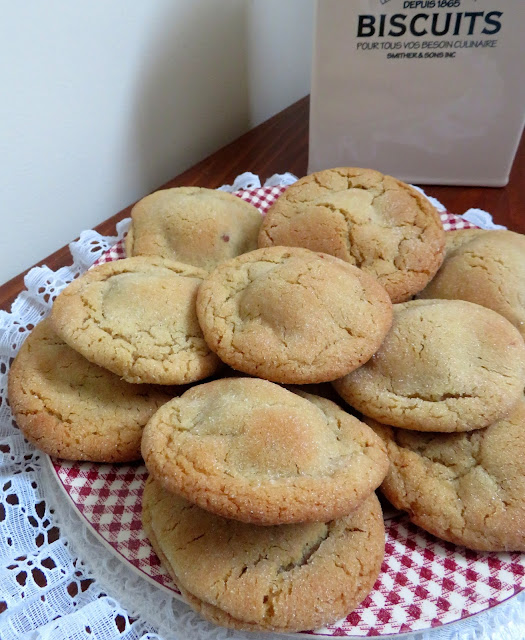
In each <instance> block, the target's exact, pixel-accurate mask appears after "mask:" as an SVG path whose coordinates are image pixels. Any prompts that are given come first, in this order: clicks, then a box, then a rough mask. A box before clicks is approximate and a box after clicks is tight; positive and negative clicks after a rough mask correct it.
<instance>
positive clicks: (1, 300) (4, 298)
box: [0, 97, 525, 310]
mask: <svg viewBox="0 0 525 640" xmlns="http://www.w3.org/2000/svg"><path fill="white" fill-rule="evenodd" d="M308 114H309V100H308V98H307V97H305V98H303V99H302V100H299V101H298V102H296V103H295V104H293V105H291V106H290V107H288V108H287V109H284V110H283V111H281V112H280V113H278V114H277V115H276V116H274V117H273V118H270V120H267V121H266V122H264V123H262V124H260V125H259V126H258V127H255V128H254V129H252V130H251V131H249V132H248V133H246V134H244V135H243V136H241V137H240V138H238V139H237V140H235V141H234V142H232V143H231V144H229V145H227V146H225V147H223V148H222V149H220V150H219V151H217V152H216V153H214V154H212V155H211V156H209V157H208V158H205V159H204V160H202V161H201V162H199V163H198V164H196V165H195V166H194V167H192V168H191V169H188V170H187V171H185V172H184V173H181V174H180V175H178V176H176V177H175V178H173V180H170V181H169V182H168V183H166V184H165V185H162V187H159V188H168V187H179V186H184V185H187V186H192V185H197V186H200V187H208V188H216V187H220V186H221V185H223V184H231V183H232V182H233V180H234V179H235V178H236V176H238V175H239V174H241V173H244V172H245V171H251V172H252V173H255V174H257V175H258V176H259V177H260V178H261V181H262V182H264V180H265V179H266V178H268V177H269V176H271V175H273V174H274V173H285V172H286V171H290V172H291V173H293V174H295V175H296V176H298V177H300V176H303V175H305V174H306V170H307V164H308ZM421 186H424V185H421ZM424 188H425V191H426V193H427V194H428V195H431V196H434V197H436V198H437V199H438V200H440V201H441V202H442V203H443V204H444V205H445V206H446V207H447V209H448V210H449V211H451V212H452V213H464V212H465V211H466V210H467V209H470V208H471V207H478V208H480V209H485V210H486V211H489V212H490V213H491V214H492V216H493V218H494V221H495V222H497V223H499V224H504V225H506V226H507V227H509V229H512V230H514V231H519V232H520V233H525V206H524V205H523V203H524V202H525V136H523V137H522V139H521V143H520V146H519V148H518V153H517V155H516V159H515V161H514V166H513V169H512V173H511V178H510V181H509V184H508V185H507V186H506V187H502V188H493V187H440V186H435V185H432V186H424ZM144 195H146V194H144ZM131 206H132V204H130V206H129V207H126V209H123V210H122V211H120V212H119V213H117V214H115V215H114V216H112V217H111V218H109V219H108V220H106V221H104V222H102V223H101V224H100V225H98V226H97V227H95V228H96V230H97V231H99V232H100V233H101V234H103V235H113V234H114V233H115V225H116V223H117V222H118V221H119V220H122V218H125V217H126V216H129V213H130V210H131ZM80 231H82V229H79V233H80ZM73 239H74V238H72V240H73ZM70 263H71V255H70V253H69V249H68V247H62V248H60V249H58V251H56V252H55V253H53V254H52V255H50V256H48V257H46V258H44V259H43V260H42V261H41V262H39V263H38V265H42V264H46V265H47V266H48V267H49V268H50V269H53V270H54V271H55V270H56V269H58V268H59V267H63V266H64V265H66V264H70ZM34 266H36V265H34ZM26 273H27V271H26V272H24V273H22V274H20V275H18V276H16V277H15V278H13V279H12V280H10V281H9V282H6V283H5V284H4V285H2V286H0V309H6V310H9V309H10V306H11V303H12V302H13V300H14V299H15V297H16V296H17V295H18V294H19V293H20V291H22V290H23V288H24V276H25V274H26Z"/></svg>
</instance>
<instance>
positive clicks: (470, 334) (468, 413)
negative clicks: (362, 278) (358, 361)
mask: <svg viewBox="0 0 525 640" xmlns="http://www.w3.org/2000/svg"><path fill="white" fill-rule="evenodd" d="M524 384H525V343H524V342H523V339H522V338H521V336H520V334H519V332H518V331H517V329H516V328H515V327H513V326H512V325H511V324H510V322H509V321H508V320H506V319H505V318H503V317H502V316H500V315H499V314H497V313H495V312H494V311H491V310H490V309H486V308H485V307H481V306H479V305H476V304H472V303H471V302H464V301H462V300H413V301H412V302H405V303H403V304H399V305H394V322H393V325H392V329H391V330H390V332H389V334H388V336H387V337H386V339H385V341H384V342H383V344H382V345H381V348H380V349H379V351H378V352H377V353H376V354H375V355H374V357H373V358H371V359H370V360H369V361H368V362H367V363H366V364H365V365H364V366H363V367H361V368H360V369H358V370H357V371H353V372H352V373H350V374H349V375H347V376H345V377H344V378H342V379H341V380H337V381H336V382H335V383H334V387H335V389H336V391H337V392H338V393H339V394H340V395H341V396H342V397H343V398H344V399H345V400H346V401H347V402H348V403H349V404H350V405H352V406H353V407H355V408H356V409H358V411H361V412H362V413H364V414H365V415H367V416H370V417H371V418H374V419H375V420H378V421H379V422H383V423H385V424H391V425H394V426H396V427H403V428H405V429H414V430H416V431H469V430H471V429H479V428H482V427H486V426H488V425H489V424H492V423H493V422H495V421H496V420H499V419H500V418H502V417H504V416H505V415H506V414H507V413H508V412H509V411H510V410H511V409H512V407H513V406H514V405H515V404H516V403H517V402H518V400H519V399H520V397H521V395H522V393H523V387H524Z"/></svg>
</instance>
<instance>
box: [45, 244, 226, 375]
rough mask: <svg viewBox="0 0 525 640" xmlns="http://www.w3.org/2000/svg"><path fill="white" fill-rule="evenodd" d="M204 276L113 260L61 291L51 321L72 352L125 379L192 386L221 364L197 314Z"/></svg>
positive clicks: (156, 261) (176, 267)
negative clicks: (200, 287)
mask: <svg viewBox="0 0 525 640" xmlns="http://www.w3.org/2000/svg"><path fill="white" fill-rule="evenodd" d="M205 275H206V272H205V271H203V270H202V269H198V268H197V267H192V266H190V265H186V264H182V263H178V262H169V261H167V260H162V259H161V258H141V257H138V258H127V259H125V260H117V261H115V262H108V263H106V264H103V265H100V266H98V267H95V268H94V269H91V270H90V271H88V272H87V273H85V274H84V275H83V276H82V277H80V278H79V279H78V280H75V281H74V282H72V283H71V284H70V285H69V286H68V287H67V288H66V289H64V291H63V292H62V293H61V294H60V295H59V296H58V298H57V299H56V300H55V304H54V305H53V310H52V312H51V318H52V320H53V324H54V327H55V330H56V332H57V333H58V334H59V335H60V336H61V337H62V338H63V339H64V340H65V342H67V343H68V344H69V345H70V346H71V347H73V348H74V349H76V350H77V351H79V352H80V353H81V354H82V355H83V356H84V357H85V358H87V359H88V360H91V361H92V362H95V363H96V364H98V365H100V366H102V367H105V368H106V369H109V370H110V371H113V373H116V374H117V375H120V376H121V377H122V378H124V380H127V381H128V382H134V383H156V384H169V385H172V384H186V383H189V382H194V381H196V380H200V379H202V378H205V377H206V376H208V375H210V374H212V373H213V372H214V371H215V370H216V369H217V367H218V365H219V360H218V358H217V356H215V355H214V354H213V353H212V352H211V351H210V350H209V348H208V347H207V345H206V343H205V342H204V338H203V336H202V332H201V329H200V327H199V324H198V321H197V315H196V312H195V299H196V295H197V289H198V288H199V285H200V283H201V282H202V278H203V277H204V276H205Z"/></svg>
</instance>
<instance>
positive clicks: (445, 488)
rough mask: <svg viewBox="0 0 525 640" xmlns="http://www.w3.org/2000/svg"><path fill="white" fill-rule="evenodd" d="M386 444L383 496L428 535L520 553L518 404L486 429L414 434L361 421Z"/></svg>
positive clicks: (522, 498)
mask: <svg viewBox="0 0 525 640" xmlns="http://www.w3.org/2000/svg"><path fill="white" fill-rule="evenodd" d="M367 423H368V424H369V425H370V426H371V427H372V428H373V429H374V430H375V431H376V433H378V434H379V435H380V436H381V437H382V438H383V440H384V441H385V444H386V446H387V449H388V455H389V457H390V461H391V466H390V472H389V473H388V475H387V477H386V478H385V481H384V482H383V485H382V487H381V489H382V491H383V493H384V494H385V495H386V497H387V498H388V499H389V500H390V501H391V502H392V504H393V505H394V506H395V507H397V508H398V509H403V510H404V511H407V512H408V514H409V516H410V519H411V520H412V522H414V523H415V524H417V525H419V526H420V527H422V528H423V529H426V530H427V531H429V532H430V533H432V534H434V535H436V536H438V537H439V538H443V539H444V540H449V541H450V542H453V543H455V544H461V545H464V546H466V547H469V548H470V549H478V550H481V551H525V455H524V454H523V452H524V451H525V401H524V400H523V399H521V400H520V401H519V402H518V404H517V405H516V407H515V408H514V409H513V410H512V412H511V413H510V415H509V416H508V417H507V418H505V419H504V420H500V421H498V422H495V423H494V424H492V425H491V426H489V427H487V428H486V429H479V430H477V431H471V432H469V433H446V434H444V433H416V432H414V431H405V430H404V429H396V428H394V427H389V426H385V425H380V424H379V423H377V422H374V421H373V420H370V419H368V420H367Z"/></svg>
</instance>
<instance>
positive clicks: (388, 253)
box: [9, 168, 525, 632]
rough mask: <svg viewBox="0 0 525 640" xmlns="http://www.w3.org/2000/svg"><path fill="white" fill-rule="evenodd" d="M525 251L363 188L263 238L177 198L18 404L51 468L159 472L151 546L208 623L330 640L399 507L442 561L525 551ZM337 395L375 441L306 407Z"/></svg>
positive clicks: (316, 187) (56, 331)
mask: <svg viewBox="0 0 525 640" xmlns="http://www.w3.org/2000/svg"><path fill="white" fill-rule="evenodd" d="M498 234H499V235H498ZM523 242H524V241H523V236H520V235H519V234H512V233H511V232H487V231H475V232H472V231H466V232H455V233H453V232H450V233H448V234H447V243H446V247H445V234H444V232H443V228H442V224H441V221H440V217H439V215H438V213H437V212H436V210H435V209H434V208H433V206H432V205H431V204H430V203H429V202H428V200H427V199H426V198H425V197H424V196H422V195H421V194H420V193H419V192H418V191H417V190H415V189H413V188H412V187H410V186H409V185H406V184H404V183H402V182H400V181H398V180H396V179H394V178H391V177H389V176H383V175H382V174H380V173H379V172H377V171H373V170H367V169H356V168H338V169H330V170H326V171H321V172H318V173H316V174H312V175H310V176H306V177H305V178H303V179H301V180H299V181H298V182H296V183H295V184H294V185H292V186H291V187H289V188H288V189H287V191H286V192H285V193H284V194H283V195H282V196H281V197H280V198H279V199H278V200H277V201H276V202H275V204H274V205H273V206H272V208H271V209H270V211H269V212H268V214H267V215H266V217H265V219H264V220H262V219H261V216H260V214H259V213H258V211H257V210H256V209H255V208H254V207H252V206H251V205H249V204H247V203H246V202H243V201H241V200H240V199H238V198H236V197H234V196H231V195H229V194H224V193H222V192H217V191H212V190H208V189H198V188H189V187H188V188H180V189H168V190H164V191H159V192H157V193H155V194H152V195H151V196H148V197H147V198H144V199H143V200H142V201H141V202H139V203H138V204H137V205H136V206H135V207H134V209H133V211H132V225H131V229H130V232H129V234H128V236H127V239H126V250H127V254H128V256H129V257H128V258H126V259H123V260H119V261H117V262H111V263H107V264H105V265H100V266H97V267H94V268H93V269H91V270H90V271H89V272H87V273H86V274H84V275H83V276H82V277H80V278H78V280H76V281H74V282H73V283H72V284H71V285H70V286H69V287H67V288H66V289H65V290H64V291H63V292H62V294H60V296H58V298H57V300H56V301H55V304H54V306H53V310H52V313H51V317H50V318H49V319H47V320H45V321H43V322H42V323H41V324H40V325H39V326H38V327H37V328H36V329H35V330H34V331H33V332H32V334H31V335H30V336H29V337H28V339H27V340H26V342H25V344H24V345H23V347H22V349H21V351H20V353H19V355H18V356H17V358H16V359H15V361H14V362H13V365H12V367H11V371H10V376H9V401H10V404H11V407H12V410H13V413H14V415H15V418H16V419H17V421H18V424H19V426H20V428H21V429H22V430H23V432H24V434H25V435H26V437H27V438H28V439H29V440H30V441H32V442H33V443H34V444H36V446H38V447H40V448H41V449H43V450H44V451H46V452H47V453H50V454H51V455H54V456H58V457H64V458H68V459H73V460H92V461H105V462H123V461H128V460H134V459H139V458H140V457H141V456H142V457H143V458H144V460H145V463H146V466H147V468H148V471H149V473H150V477H149V479H148V481H147V483H146V487H145V490H144V496H143V523H144V529H145V531H146V533H147V535H148V537H149V539H150V541H151V544H152V546H153V548H154V549H155V551H156V553H157V555H158V556H159V558H160V559H161V561H162V563H163V564H164V565H165V567H166V568H167V570H168V571H169V572H170V574H171V575H172V577H173V580H174V581H175V583H176V584H177V586H178V587H179V589H180V591H181V593H182V594H183V595H184V596H185V597H186V599H187V601H188V602H189V603H190V604H191V605H192V606H193V607H194V608H195V609H197V610H198V611H199V612H201V614H202V615H203V616H204V617H205V618H207V619H208V620H211V621H213V622H216V623H217V624H220V625H224V626H228V627H232V628H236V629H246V630H266V631H281V632H287V631H299V630H303V629H309V628H315V627H319V626H321V625H325V624H328V623H330V622H333V621H335V620H337V619H339V618H342V617H344V616H346V615H348V613H349V612H350V611H352V610H353V609H354V608H355V607H356V606H357V605H358V604H359V603H360V602H361V601H362V600H363V599H364V598H365V597H366V595H367V594H368V592H369V591H370V590H371V589H372V587H373V584H374V582H375V580H376V578H377V575H378V573H379V571H380V567H381V561H382V557H383V553H384V525H383V519H382V514H381V508H380V505H379V502H378V500H377V498H376V496H375V494H374V491H375V489H377V488H378V487H379V486H381V490H382V491H383V493H384V494H385V495H386V496H387V498H388V499H389V500H390V501H391V502H392V503H393V504H394V505H395V506H396V507H398V508H400V509H404V510H406V511H407V512H408V513H409V515H410V518H411V519H412V520H413V521H414V522H415V523H417V524H419V525H420V526H422V527H424V528H425V529H427V530H428V531H430V532H431V533H434V534H435V535H438V536H440V537H442V538H444V539H445V540H450V541H452V542H455V543H457V544H464V545H467V546H469V547H471V548H473V549H487V550H525V462H523V456H522V454H521V452H522V450H523V445H525V442H524V440H525V435H524V434H525V429H524V427H525V400H524V399H523V389H524V386H525V343H524V342H523V338H522V336H521V335H520V331H521V332H523V322H524V318H525V311H524V302H523V301H524V300H525V292H524V291H523V289H524V284H523V283H524V281H525V275H523V269H522V268H523V265H524V263H523V260H522V255H523ZM443 260H444V262H443ZM442 263H443V264H442ZM440 267H441V268H440ZM436 274H437V275H436ZM511 274H512V275H511ZM434 276H435V277H434ZM509 282H511V284H509ZM415 295H418V297H419V299H418V300H411V299H412V298H413V297H414V296H415ZM489 307H490V308H489ZM504 316H505V317H504ZM228 367H231V369H230V368H228ZM210 376H213V377H214V379H212V380H211V381H209V380H208V381H206V382H202V381H204V380H205V379H209V378H210ZM197 383H199V384H197ZM324 383H331V384H332V386H333V387H334V388H335V390H336V391H337V393H338V394H340V396H341V397H342V398H343V399H344V400H345V401H346V402H347V403H348V404H349V405H350V406H351V407H352V412H353V413H356V412H357V411H358V412H360V413H361V414H363V415H364V416H365V417H364V422H363V421H361V420H360V419H358V418H357V417H355V416H354V415H351V414H350V413H348V412H347V411H346V410H344V409H342V408H341V407H340V406H339V405H338V404H335V403H334V402H332V401H330V400H328V399H326V398H324V397H321V396H320V395H318V394H317V395H314V394H312V393H311V392H310V390H311V388H310V389H307V391H306V392H305V391H304V390H301V389H304V387H302V388H301V389H299V388H298V387H296V386H295V385H312V384H316V385H318V386H317V389H319V387H320V388H321V394H324V391H323V389H324V386H323V385H324ZM188 385H193V386H190V388H188ZM281 385H288V386H287V387H283V386H281ZM290 385H291V386H290ZM326 386H327V387H328V388H330V385H326ZM365 423H366V424H365Z"/></svg>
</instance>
